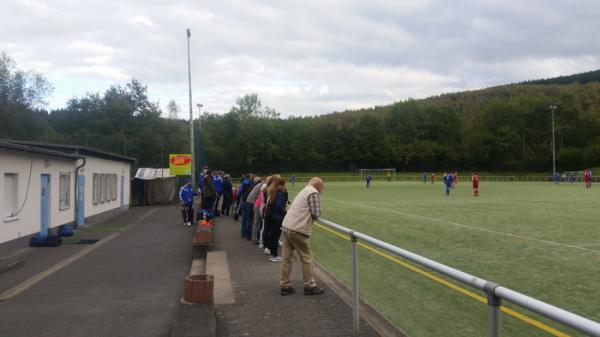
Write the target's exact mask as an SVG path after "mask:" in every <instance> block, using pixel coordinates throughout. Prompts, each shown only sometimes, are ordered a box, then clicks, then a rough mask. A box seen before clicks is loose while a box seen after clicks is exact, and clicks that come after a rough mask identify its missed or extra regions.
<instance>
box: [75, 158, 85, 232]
mask: <svg viewBox="0 0 600 337" xmlns="http://www.w3.org/2000/svg"><path fill="white" fill-rule="evenodd" d="M78 153H79V151H78ZM81 159H82V160H83V163H81V165H78V166H77V167H76V168H75V185H74V186H75V207H74V208H75V226H73V227H74V228H75V229H77V228H78V227H79V225H78V224H77V219H78V214H79V207H78V205H79V184H78V182H79V170H80V169H81V168H82V167H84V166H85V164H86V160H85V157H82V158H81Z"/></svg>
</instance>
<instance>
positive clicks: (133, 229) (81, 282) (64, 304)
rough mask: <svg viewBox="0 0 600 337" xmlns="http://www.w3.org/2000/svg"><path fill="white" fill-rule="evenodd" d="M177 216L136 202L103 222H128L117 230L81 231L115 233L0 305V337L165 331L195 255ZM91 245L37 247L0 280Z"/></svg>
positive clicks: (23, 275) (22, 275)
mask: <svg viewBox="0 0 600 337" xmlns="http://www.w3.org/2000/svg"><path fill="white" fill-rule="evenodd" d="M178 216H179V208H178V207H176V206H169V207H139V208H134V209H131V210H129V211H127V212H123V213H121V214H120V215H118V216H117V217H114V218H111V219H109V220H107V221H104V224H105V225H106V224H108V225H111V224H114V225H121V226H122V227H124V226H128V227H127V229H125V230H124V231H122V232H114V231H113V232H112V233H103V232H97V233H94V232H91V231H90V232H87V233H86V234H85V235H86V236H88V237H89V236H94V235H97V236H98V238H101V237H104V236H106V235H107V234H109V235H112V234H114V233H117V235H116V236H115V237H113V238H112V239H111V240H110V241H108V242H106V243H104V244H102V246H99V247H98V248H97V249H94V250H93V251H91V252H89V253H88V254H87V255H85V256H83V257H81V258H79V259H77V260H76V261H74V262H72V263H71V264H69V265H67V266H65V267H64V268H62V269H60V270H58V271H56V272H55V273H53V274H51V275H50V276H48V277H46V278H44V279H43V280H41V281H40V282H38V283H37V284H35V285H33V286H32V287H30V288H28V289H26V290H25V291H23V292H22V293H20V294H18V295H16V296H14V297H13V298H10V299H8V300H6V301H4V302H2V303H0V336H7V337H8V336H11V337H12V336H14V337H16V336H19V337H27V336H31V337H40V336H44V337H54V336H56V337H71V336H72V337H76V336H78V337H81V336H85V337H94V336H99V337H109V336H110V337H119V336H123V337H125V336H127V337H129V336H140V337H152V336H171V333H172V331H173V330H174V327H175V326H176V323H177V322H178V320H179V318H180V316H181V315H182V313H181V305H180V304H179V299H180V297H181V295H182V292H183V290H182V288H183V279H184V277H185V275H187V273H188V272H189V269H190V264H191V260H192V255H193V250H192V245H191V242H192V241H191V238H192V235H193V234H192V232H193V228H192V227H182V226H181V225H180V222H179V217H178ZM102 225H103V224H102V223H101V224H98V225H95V226H93V227H97V226H102ZM93 227H92V228H93ZM78 235H79V234H78ZM101 242H102V241H101ZM95 245H97V244H95ZM95 245H63V246H61V247H57V248H35V249H34V250H33V252H32V253H31V254H32V255H30V256H29V257H28V259H27V263H26V265H25V266H23V267H22V269H20V270H18V271H14V272H9V273H6V274H5V275H2V276H1V277H0V280H3V282H0V285H3V286H4V287H3V288H6V287H8V286H13V285H14V284H15V283H16V284H18V283H22V282H23V281H25V279H27V277H29V276H30V275H32V274H37V273H40V272H42V271H43V270H46V268H47V267H48V263H49V261H47V260H52V261H54V262H56V261H57V260H59V261H60V259H61V258H64V257H65V256H67V255H69V254H71V255H73V254H77V253H78V252H80V251H82V249H86V248H87V247H93V246H95ZM82 246H83V247H82ZM44 253H46V254H47V255H48V259H44V258H43V254H44ZM17 280H18V281H19V282H17ZM5 290H6V289H2V290H0V292H3V291H5ZM183 314H184V315H187V314H188V313H186V312H184V313H183ZM205 317H206V316H205ZM208 317H210V316H208Z"/></svg>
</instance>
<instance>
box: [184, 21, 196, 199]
mask: <svg viewBox="0 0 600 337" xmlns="http://www.w3.org/2000/svg"><path fill="white" fill-rule="evenodd" d="M186 32H187V54H188V88H189V98H190V102H189V106H190V155H191V157H192V158H191V159H192V170H191V175H192V176H191V177H190V178H191V182H192V188H193V189H194V191H195V188H196V170H195V167H196V162H195V161H194V160H195V159H194V116H193V114H192V67H191V64H190V38H191V37H192V32H191V31H190V29H189V28H188V29H187V30H186Z"/></svg>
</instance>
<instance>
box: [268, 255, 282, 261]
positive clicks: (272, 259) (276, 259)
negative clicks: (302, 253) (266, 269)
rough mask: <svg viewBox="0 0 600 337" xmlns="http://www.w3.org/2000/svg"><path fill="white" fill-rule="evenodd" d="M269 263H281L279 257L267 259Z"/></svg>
mask: <svg viewBox="0 0 600 337" xmlns="http://www.w3.org/2000/svg"><path fill="white" fill-rule="evenodd" d="M269 261H272V262H281V256H277V257H272V258H270V259H269Z"/></svg>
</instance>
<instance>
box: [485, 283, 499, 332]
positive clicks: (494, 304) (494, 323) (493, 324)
mask: <svg viewBox="0 0 600 337" xmlns="http://www.w3.org/2000/svg"><path fill="white" fill-rule="evenodd" d="M497 287H498V285H497V284H496V283H493V282H487V283H486V284H485V285H484V286H483V289H484V290H485V293H486V295H487V304H488V337H500V306H501V305H502V299H501V298H500V297H498V296H496V294H495V293H494V291H495V290H496V288H497Z"/></svg>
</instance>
